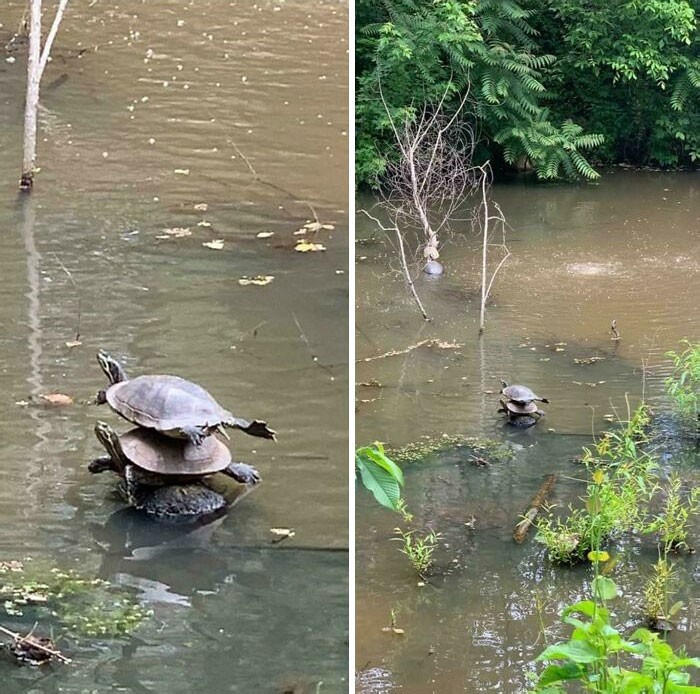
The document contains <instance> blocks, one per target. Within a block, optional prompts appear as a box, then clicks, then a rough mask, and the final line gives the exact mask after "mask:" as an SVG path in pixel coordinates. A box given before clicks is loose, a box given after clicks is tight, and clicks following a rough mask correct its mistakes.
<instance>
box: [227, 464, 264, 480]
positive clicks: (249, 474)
mask: <svg viewBox="0 0 700 694" xmlns="http://www.w3.org/2000/svg"><path fill="white" fill-rule="evenodd" d="M221 472H223V473H224V475H228V476H229V477H233V479H234V480H236V482H240V483H241V484H258V482H260V480H261V479H262V478H261V477H260V473H259V472H258V471H257V470H256V469H255V468H254V467H253V466H252V465H248V464H247V463H231V464H230V465H229V466H228V467H226V468H224V469H223V470H222V471H221Z"/></svg>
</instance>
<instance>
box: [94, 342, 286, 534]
mask: <svg viewBox="0 0 700 694" xmlns="http://www.w3.org/2000/svg"><path fill="white" fill-rule="evenodd" d="M97 361H98V363H99V364H100V366H101V368H102V370H103V371H104V373H105V375H106V376H107V378H108V379H109V386H108V387H107V388H106V389H105V390H101V391H100V392H99V393H98V394H97V403H98V404H102V403H105V402H106V403H107V404H108V405H109V406H110V407H111V408H112V409H113V410H114V411H115V412H116V413H117V414H119V415H121V416H122V417H124V419H126V420H128V421H130V422H132V423H133V424H136V425H137V426H136V428H135V429H132V430H131V431H128V432H126V433H125V434H122V435H121V436H120V435H118V434H117V433H116V432H115V431H114V430H113V429H112V428H111V427H110V426H109V425H108V424H106V423H105V422H97V424H96V425H95V435H96V437H97V440H98V441H99V442H100V443H101V444H102V446H103V447H104V449H105V450H106V452H107V455H106V456H104V457H101V458H97V459H96V460H93V461H92V462H91V463H90V464H89V466H88V469H89V470H90V472H93V473H99V472H104V471H105V470H111V471H112V472H115V473H117V474H118V475H119V476H120V477H121V478H122V480H123V481H122V491H123V493H124V497H125V498H126V500H127V502H128V503H129V504H130V505H131V506H133V507H134V508H137V509H142V510H144V511H145V512H146V513H148V514H149V515H151V516H154V517H157V518H161V519H168V520H187V519H191V518H199V517H201V516H205V515H212V514H216V513H219V512H222V511H223V510H225V508H226V506H227V503H226V499H225V498H224V497H223V496H222V495H221V494H219V493H218V492H215V491H214V490H212V489H210V488H209V487H208V486H207V485H206V484H204V480H206V478H207V477H208V476H209V475H213V474H214V473H217V472H221V473H223V474H225V475H228V476H230V477H232V478H233V479H235V480H236V481H238V482H240V483H242V484H246V485H250V486H252V485H255V484H257V483H258V482H259V481H260V475H259V474H258V471H257V470H256V469H255V468H254V467H253V466H251V465H247V464H245V463H234V462H232V461H231V453H230V451H229V450H228V448H227V447H226V446H225V445H224V444H223V443H222V442H221V441H219V439H217V438H216V437H215V436H214V435H213V434H215V433H217V432H218V433H221V434H222V435H223V436H225V437H226V438H227V439H228V435H227V434H226V431H225V429H224V427H231V428H235V429H241V430H242V431H244V432H245V433H247V434H249V435H251V436H260V437H262V438H267V439H273V440H274V438H275V432H274V431H273V430H272V429H270V428H269V427H268V426H267V424H266V423H265V422H262V421H258V420H254V421H252V422H248V421H246V420H244V419H240V418H238V417H234V415H233V414H231V412H229V411H228V410H225V409H224V408H223V407H221V405H219V403H217V402H216V400H214V398H213V397H212V396H211V395H210V394H209V393H207V391H206V390H204V389H203V388H202V387H201V386H198V385H197V384H196V383H192V382H191V381H186V380H185V379H183V378H179V377H178V376H168V375H150V376H139V377H138V378H134V379H131V380H130V379H129V378H128V377H127V375H126V372H125V371H124V369H123V367H122V366H121V364H119V362H118V361H116V360H115V359H113V358H112V357H111V356H110V355H109V354H107V353H106V352H102V351H100V352H98V354H97Z"/></svg>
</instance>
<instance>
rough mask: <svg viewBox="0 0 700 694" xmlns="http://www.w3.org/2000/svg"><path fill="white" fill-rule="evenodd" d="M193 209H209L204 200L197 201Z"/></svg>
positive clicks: (200, 210) (202, 210) (204, 210)
mask: <svg viewBox="0 0 700 694" xmlns="http://www.w3.org/2000/svg"><path fill="white" fill-rule="evenodd" d="M194 209H195V210H197V211H198V212H206V211H207V210H208V209H209V205H207V203H206V202H198V203H197V204H196V205H195V206H194Z"/></svg>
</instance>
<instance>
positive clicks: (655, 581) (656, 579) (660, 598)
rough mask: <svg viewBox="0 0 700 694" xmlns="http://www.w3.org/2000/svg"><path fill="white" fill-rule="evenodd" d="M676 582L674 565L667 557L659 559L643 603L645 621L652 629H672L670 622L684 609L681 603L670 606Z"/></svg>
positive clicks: (647, 582)
mask: <svg viewBox="0 0 700 694" xmlns="http://www.w3.org/2000/svg"><path fill="white" fill-rule="evenodd" d="M676 580H677V576H676V572H675V569H674V566H673V564H672V563H671V562H670V561H669V560H668V559H667V558H666V557H664V556H661V557H659V559H658V561H657V562H656V564H654V566H653V567H652V573H651V575H650V576H649V578H648V579H647V581H646V583H645V585H644V597H643V601H642V609H643V611H644V619H645V621H646V623H647V624H648V625H649V626H650V627H651V628H652V629H657V628H664V627H665V628H670V625H669V622H670V620H671V619H672V618H673V616H674V615H676V614H677V613H678V612H679V611H680V610H681V609H682V607H683V602H681V601H678V602H675V603H674V604H673V605H670V602H671V599H672V596H673V592H674V589H675V585H676Z"/></svg>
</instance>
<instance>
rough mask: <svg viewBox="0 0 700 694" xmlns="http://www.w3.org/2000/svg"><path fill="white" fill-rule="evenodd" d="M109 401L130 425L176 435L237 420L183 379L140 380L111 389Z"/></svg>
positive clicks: (206, 394)
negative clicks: (180, 430) (185, 430)
mask: <svg viewBox="0 0 700 694" xmlns="http://www.w3.org/2000/svg"><path fill="white" fill-rule="evenodd" d="M106 397H107V402H108V403H109V406H110V407H111V408H112V409H113V410H114V411H115V412H116V413H117V414H120V415H121V416H122V417H124V418H125V419H128V420H129V421H130V422H133V423H134V424H138V425H139V426H142V427H149V428H151V429H157V430H158V431H162V432H168V433H171V432H172V434H173V435H177V432H178V430H179V429H180V428H181V427H185V426H203V427H215V426H217V425H219V424H222V423H224V422H230V421H232V420H233V415H232V414H231V413H230V412H229V411H228V410H225V409H224V408H223V407H221V405H219V403H218V402H216V400H214V398H213V397H212V396H211V395H209V393H207V391H206V390H204V388H202V387H201V386H198V385H197V384H196V383H192V382H191V381H187V380H185V379H184V378H180V377H179V376H165V375H155V376H153V375H150V376H138V377H137V378H133V379H131V380H128V381H122V382H120V383H115V384H114V385H112V386H110V387H109V388H108V389H107V391H106Z"/></svg>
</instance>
